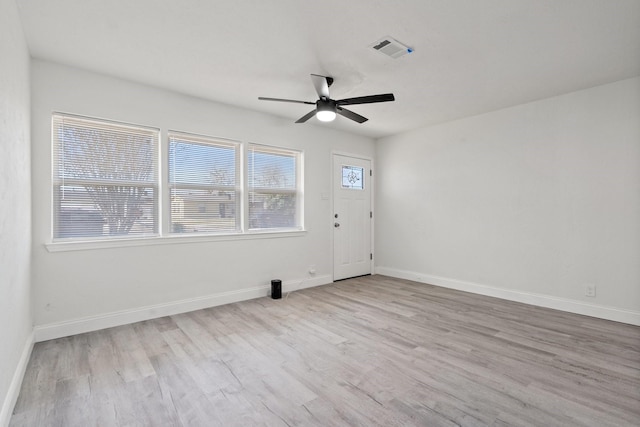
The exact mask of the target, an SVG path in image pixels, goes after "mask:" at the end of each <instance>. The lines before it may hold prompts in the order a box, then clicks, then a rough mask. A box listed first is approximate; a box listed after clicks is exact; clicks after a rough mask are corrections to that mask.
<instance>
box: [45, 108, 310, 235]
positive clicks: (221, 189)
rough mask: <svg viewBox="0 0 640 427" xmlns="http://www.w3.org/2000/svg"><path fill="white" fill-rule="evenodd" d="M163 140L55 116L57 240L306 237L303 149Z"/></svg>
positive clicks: (178, 135)
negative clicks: (284, 233)
mask: <svg viewBox="0 0 640 427" xmlns="http://www.w3.org/2000/svg"><path fill="white" fill-rule="evenodd" d="M166 141H167V143H166V145H165V144H164V143H162V144H161V140H160V130H159V129H155V128H147V127H141V126H136V125H130V124H126V123H117V122H112V121H106V120H99V119H92V118H87V117H80V116H74V115H68V114H58V113H56V114H53V117H52V146H53V173H52V189H53V213H52V216H53V232H52V234H53V241H54V242H71V241H86V242H91V241H95V240H108V239H114V238H115V239H117V238H120V240H121V241H122V240H123V238H135V237H159V236H162V235H163V234H164V233H168V234H170V235H171V236H172V237H177V236H190V235H214V234H227V235H229V234H243V233H247V234H249V233H254V232H265V231H267V232H269V231H272V232H275V231H294V230H302V223H303V217H302V206H303V204H302V203H303V197H302V195H303V190H302V189H303V187H302V153H301V152H299V151H295V150H288V149H284V148H276V147H269V146H264V145H258V144H248V143H242V142H237V141H230V140H226V139H222V138H212V137H207V136H202V135H194V134H190V133H186V132H177V131H169V132H168V134H167V140H166ZM160 147H162V150H163V152H162V153H160V152H159V149H160ZM165 150H166V151H165ZM165 155H166V157H165ZM161 157H162V158H166V159H167V160H166V163H164V164H163V167H162V168H160V158H161ZM165 209H166V210H165ZM161 219H162V220H161ZM89 244H91V243H89Z"/></svg>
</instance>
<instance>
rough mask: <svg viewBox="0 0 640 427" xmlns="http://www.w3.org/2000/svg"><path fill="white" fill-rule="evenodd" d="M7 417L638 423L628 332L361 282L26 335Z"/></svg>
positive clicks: (194, 422)
mask: <svg viewBox="0 0 640 427" xmlns="http://www.w3.org/2000/svg"><path fill="white" fill-rule="evenodd" d="M11 425H12V426H82V427H85V426H216V425H222V426H253V425H269V426H294V425H301V426H343V425H344V426H347V425H348V426H351V425H362V426H412V425H421V426H457V425H462V426H479V425H482V426H484V425H493V426H519V425H536V426H573V425H582V426H598V427H606V426H638V425H640V328H639V327H634V326H629V325H625V324H621V323H615V322H609V321H605V320H599V319H594V318H589V317H583V316H578V315H572V314H567V313H563V312H559V311H554V310H548V309H543V308H537V307H532V306H527V305H524V304H518V303H512V302H507V301H503V300H498V299H493V298H489V297H483V296H478V295H473V294H468V293H464V292H457V291H452V290H447V289H443V288H438V287H433V286H428V285H423V284H418V283H413V282H409V281H405V280H397V279H391V278H388V277H384V276H370V277H362V278H357V279H351V280H347V281H343V282H338V283H334V284H331V285H327V286H322V287H318V288H313V289H307V290H303V291H299V292H295V293H291V294H290V295H289V296H288V298H286V299H282V300H271V299H269V298H261V299H256V300H252V301H246V302H241V303H237V304H231V305H227V306H222V307H215V308H211V309H207V310H200V311H196V312H192V313H188V314H181V315H177V316H171V317H165V318H161V319H157V320H151V321H146V322H141V323H136V324H133V325H128V326H122V327H117V328H112V329H107V330H102V331H97V332H92V333H87V334H82V335H77V336H74V337H69V338H62V339H57V340H53V341H48V342H43V343H39V344H36V346H35V348H34V350H33V355H32V357H31V361H30V363H29V366H28V369H27V372H26V376H25V379H24V383H23V385H22V391H21V393H20V397H19V399H18V403H17V405H16V407H15V410H14V414H13V417H12V419H11Z"/></svg>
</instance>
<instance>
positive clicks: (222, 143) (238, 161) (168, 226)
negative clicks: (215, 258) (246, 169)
mask: <svg viewBox="0 0 640 427" xmlns="http://www.w3.org/2000/svg"><path fill="white" fill-rule="evenodd" d="M172 137H178V138H182V139H183V141H185V142H191V143H193V144H199V145H204V146H218V147H233V149H234V154H235V160H234V165H235V176H234V181H235V185H233V186H220V185H215V184H211V185H205V184H183V183H179V184H174V183H173V182H171V170H170V169H171V154H170V153H171V151H170V150H171V140H172ZM165 139H166V141H167V144H166V149H165V151H166V153H167V160H166V162H165V163H166V167H167V173H166V179H163V182H165V183H166V188H164V189H163V196H164V197H165V199H166V204H167V205H168V209H167V215H166V218H167V220H166V221H164V223H165V224H163V230H165V232H164V233H163V236H164V235H166V236H174V237H182V236H194V235H221V234H241V233H243V228H244V227H243V224H244V220H243V213H242V200H243V198H244V188H243V179H242V172H243V167H242V164H243V162H242V142H240V141H235V140H231V139H226V138H219V137H211V136H206V135H200V134H195V133H189V132H184V131H176V130H168V131H167V136H166V138H165ZM174 188H180V189H194V190H214V191H231V189H232V190H233V192H234V193H235V222H236V223H235V229H233V230H216V231H205V232H198V233H179V232H174V231H173V230H172V226H173V221H172V200H171V191H172V189H174Z"/></svg>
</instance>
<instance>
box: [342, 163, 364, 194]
mask: <svg viewBox="0 0 640 427" xmlns="http://www.w3.org/2000/svg"><path fill="white" fill-rule="evenodd" d="M342 188H349V189H352V190H364V169H363V168H361V167H358V166H344V165H343V166H342Z"/></svg>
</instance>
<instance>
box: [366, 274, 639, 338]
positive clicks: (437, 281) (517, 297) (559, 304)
mask: <svg viewBox="0 0 640 427" xmlns="http://www.w3.org/2000/svg"><path fill="white" fill-rule="evenodd" d="M376 274H382V275H385V276H391V277H397V278H399V279H406V280H412V281H414V282H420V283H427V284H430V285H436V286H441V287H443V288H450V289H456V290H459V291H465V292H471V293H474V294H480V295H486V296H490V297H496V298H501V299H505V300H509V301H516V302H522V303H525V304H531V305H537V306H540V307H546V308H553V309H555V310H562V311H567V312H569V313H576V314H582V315H585V316H591V317H598V318H600V319H606V320H613V321H615V322H622V323H628V324H630V325H636V326H640V312H638V311H632V310H624V309H619V308H614V307H607V306H602V305H596V304H587V303H584V302H582V301H576V300H571V299H567V298H560V297H554V296H550V295H542V294H534V293H529V292H522V291H514V290H510V289H504V288H496V287H492V286H487V285H481V284H478V283H473V282H466V281H463V280H457V279H450V278H447V277H440V276H433V275H430V274H425V273H418V272H415V271H407V270H399V269H395V268H389V267H376Z"/></svg>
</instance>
